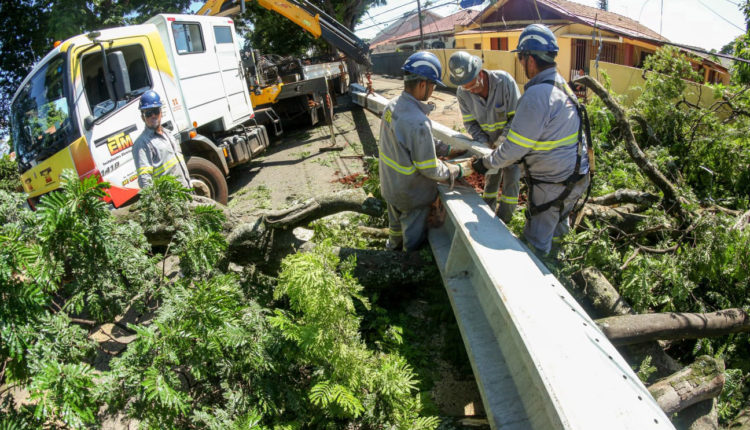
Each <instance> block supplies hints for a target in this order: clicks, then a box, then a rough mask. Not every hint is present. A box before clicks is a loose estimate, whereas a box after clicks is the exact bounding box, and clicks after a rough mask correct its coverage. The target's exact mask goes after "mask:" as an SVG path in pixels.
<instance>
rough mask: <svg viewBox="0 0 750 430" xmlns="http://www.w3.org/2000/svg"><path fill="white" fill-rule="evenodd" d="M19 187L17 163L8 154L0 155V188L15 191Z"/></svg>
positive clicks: (19, 179)
mask: <svg viewBox="0 0 750 430" xmlns="http://www.w3.org/2000/svg"><path fill="white" fill-rule="evenodd" d="M20 189H21V177H20V176H19V175H18V165H17V164H16V162H15V161H13V160H11V159H10V157H9V156H8V155H1V156H0V190H3V191H8V192H16V191H20Z"/></svg>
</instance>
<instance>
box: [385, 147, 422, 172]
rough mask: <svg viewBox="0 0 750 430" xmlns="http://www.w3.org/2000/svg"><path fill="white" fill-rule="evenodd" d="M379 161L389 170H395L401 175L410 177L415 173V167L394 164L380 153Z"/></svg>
mask: <svg viewBox="0 0 750 430" xmlns="http://www.w3.org/2000/svg"><path fill="white" fill-rule="evenodd" d="M380 160H382V161H383V163H384V164H385V165H386V166H388V167H390V168H391V169H393V170H395V171H396V172H398V173H401V174H402V175H411V174H414V172H416V171H417V168H416V167H414V166H402V165H400V164H398V163H396V162H395V161H393V160H391V159H390V158H388V157H386V156H385V155H384V154H383V153H382V152H381V153H380Z"/></svg>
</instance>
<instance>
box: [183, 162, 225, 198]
mask: <svg viewBox="0 0 750 430" xmlns="http://www.w3.org/2000/svg"><path fill="white" fill-rule="evenodd" d="M187 168H188V173H189V174H190V186H192V187H193V189H194V190H195V194H197V195H199V196H204V197H209V198H211V199H213V200H215V201H217V202H219V203H221V204H223V205H226V204H227V195H228V194H229V191H228V188H227V180H226V178H224V175H222V174H221V170H219V168H218V167H216V165H215V164H214V163H212V162H210V161H208V160H206V159H205V158H201V157H190V158H188V160H187Z"/></svg>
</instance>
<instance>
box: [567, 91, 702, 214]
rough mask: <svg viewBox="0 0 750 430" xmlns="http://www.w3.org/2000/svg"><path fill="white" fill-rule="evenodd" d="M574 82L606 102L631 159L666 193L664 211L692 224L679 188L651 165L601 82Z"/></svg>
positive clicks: (623, 114) (619, 108) (626, 120)
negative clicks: (623, 138)
mask: <svg viewBox="0 0 750 430" xmlns="http://www.w3.org/2000/svg"><path fill="white" fill-rule="evenodd" d="M574 82H575V83H579V84H583V85H585V86H586V87H588V88H590V89H591V91H593V92H594V93H595V94H596V95H597V96H599V98H600V99H601V100H602V102H604V104H605V105H606V106H607V107H608V108H609V110H610V111H612V114H613V115H614V116H615V121H616V122H617V126H618V127H619V128H620V129H621V130H622V132H623V135H624V137H625V148H626V149H627V151H628V154H630V158H632V159H633V161H634V162H635V164H636V165H638V167H639V168H640V169H641V171H642V172H643V173H644V174H645V175H646V176H647V177H648V178H649V179H650V180H651V182H653V183H654V185H656V186H657V187H658V188H659V189H660V190H661V191H662V193H664V210H665V211H666V212H667V213H669V214H670V215H672V216H674V217H676V218H677V219H678V220H679V221H680V224H681V225H688V224H690V223H691V219H692V214H690V213H689V212H687V211H686V210H685V208H684V207H683V206H682V204H683V203H684V199H683V198H682V197H680V195H679V193H678V192H677V188H675V186H674V185H673V184H672V182H670V181H669V179H667V177H666V176H664V174H663V173H662V172H661V171H659V169H657V168H656V166H655V165H654V164H653V163H651V161H650V160H649V159H648V158H646V154H644V153H643V151H642V150H641V148H640V147H639V146H638V142H637V141H636V140H635V135H633V129H632V128H631V127H630V123H629V122H628V118H627V116H626V114H625V111H624V110H623V109H622V107H620V105H619V104H618V103H617V102H616V101H615V100H614V99H613V98H612V97H610V95H609V93H607V90H606V89H604V87H603V86H601V84H599V82H597V81H596V80H594V79H593V78H592V77H590V76H583V77H581V78H578V79H576V80H575V81H574Z"/></svg>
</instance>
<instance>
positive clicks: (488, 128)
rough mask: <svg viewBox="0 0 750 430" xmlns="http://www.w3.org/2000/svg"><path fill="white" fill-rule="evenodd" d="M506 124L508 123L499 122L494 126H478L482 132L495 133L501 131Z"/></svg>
mask: <svg viewBox="0 0 750 430" xmlns="http://www.w3.org/2000/svg"><path fill="white" fill-rule="evenodd" d="M507 123H508V121H500V122H496V123H494V124H479V126H480V127H482V130H484V131H497V130H500V129H502V128H503V127H504V126H505V124H507Z"/></svg>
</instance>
